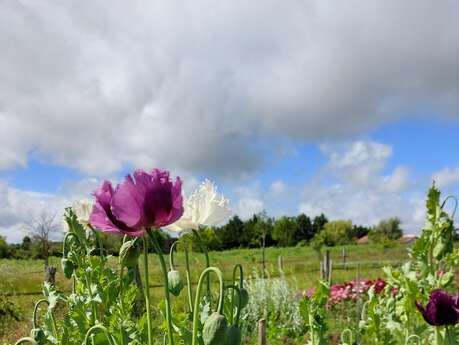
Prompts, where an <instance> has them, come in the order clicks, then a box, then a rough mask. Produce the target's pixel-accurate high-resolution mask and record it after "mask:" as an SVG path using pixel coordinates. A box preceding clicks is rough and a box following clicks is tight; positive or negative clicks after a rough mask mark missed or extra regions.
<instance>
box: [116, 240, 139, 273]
mask: <svg viewBox="0 0 459 345" xmlns="http://www.w3.org/2000/svg"><path fill="white" fill-rule="evenodd" d="M119 255H120V256H119V261H120V265H121V267H127V268H132V267H134V266H135V265H137V262H138V260H139V256H140V251H139V250H138V248H137V246H136V245H135V240H131V241H126V242H124V243H123V245H122V246H121V248H120V254H119Z"/></svg>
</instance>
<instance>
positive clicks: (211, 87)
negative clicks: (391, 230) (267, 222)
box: [0, 0, 459, 241]
mask: <svg viewBox="0 0 459 345" xmlns="http://www.w3.org/2000/svg"><path fill="white" fill-rule="evenodd" d="M101 8H104V11H101ZM202 8H208V9H209V12H205V13H204V12H203V11H201V9H202ZM458 10H459V5H458V4H457V2H454V1H446V2H444V3H442V4H438V3H435V4H434V3H433V2H429V1H425V2H421V3H420V2H413V3H410V2H403V3H401V2H399V1H395V0H393V1H392V0H389V1H382V0H381V1H374V2H368V3H362V2H359V1H356V2H353V1H351V2H346V3H336V2H329V1H323V0H321V1H319V0H307V1H293V2H291V3H289V4H281V3H279V2H277V1H274V0H273V1H270V0H269V1H267V2H266V3H265V4H264V5H263V7H260V5H259V4H258V3H257V2H253V3H247V2H244V1H239V0H236V1H232V2H230V3H225V4H216V3H215V2H213V1H210V0H199V1H198V3H194V5H186V6H185V5H184V4H183V3H182V2H180V1H168V2H151V1H140V2H138V3H137V4H136V5H132V6H128V5H127V4H126V3H125V2H122V1H119V2H118V1H114V2H113V6H112V7H110V8H109V9H106V8H105V7H104V6H102V7H101V4H99V3H98V2H97V1H95V2H92V3H91V4H87V5H85V6H81V7H79V8H74V7H72V6H70V5H69V4H66V3H62V4H60V5H59V6H56V5H55V3H53V2H51V1H43V2H40V3H37V2H33V3H27V4H22V3H18V2H9V3H7V4H5V6H3V10H2V12H0V45H1V46H2V58H1V59H0V95H1V96H0V235H3V236H6V237H7V239H8V240H9V241H20V240H21V238H22V237H23V236H24V235H25V234H26V233H27V229H26V227H25V225H24V224H25V223H27V222H28V221H30V219H31V218H33V217H36V216H37V215H39V214H41V213H43V212H48V213H50V212H51V213H55V214H60V213H61V212H62V210H63V208H64V207H65V206H67V205H69V204H70V203H71V202H72V201H73V200H75V199H79V198H82V197H88V196H90V193H91V192H92V191H93V190H94V189H95V188H97V186H98V185H99V184H100V182H101V180H102V179H111V180H114V181H119V180H120V179H121V178H122V177H123V176H124V175H125V174H127V173H129V172H130V171H132V169H134V168H144V169H150V168H152V167H161V168H166V169H169V170H171V171H172V173H173V174H175V175H180V176H181V177H182V178H183V179H184V181H185V186H184V191H185V193H189V192H191V191H192V190H193V189H194V188H195V187H196V186H197V184H198V183H199V181H201V180H203V179H204V178H210V179H212V180H214V181H215V182H216V183H217V184H218V186H219V188H220V191H222V192H223V193H224V194H225V195H226V196H227V197H228V198H230V199H231V202H232V207H233V210H234V213H237V214H239V215H240V216H241V217H243V218H247V217H250V216H251V215H252V214H253V213H256V212H260V211H261V210H263V209H265V210H267V211H268V213H270V214H272V215H275V216H280V215H282V214H291V215H293V214H298V213H299V212H305V213H307V214H309V215H315V214H318V213H321V212H324V213H325V214H327V215H328V216H329V217H330V218H331V219H352V220H353V221H354V222H355V223H359V224H365V225H372V224H375V223H377V222H378V221H380V220H381V219H384V218H387V217H391V216H399V217H400V218H401V219H402V221H403V225H404V228H405V230H406V231H407V232H418V231H419V228H420V227H421V225H422V222H423V202H424V201H423V199H424V193H425V190H426V189H427V187H428V186H429V184H430V182H431V181H432V179H434V178H435V179H436V180H437V182H438V184H439V186H440V187H441V188H442V189H443V190H444V191H445V193H446V192H447V193H449V192H452V193H459V156H458V154H457V152H458V149H459V139H458V135H457V133H459V61H458V59H457V55H458V51H457V47H459V22H458V21H457V20H455V19H456V18H455V17H454V14H455V13H457V11H458ZM210 13H211V15H209V14H210ZM260 13H263V19H260ZM401 18H403V20H401ZM420 18H429V19H428V20H420ZM254 22H256V23H257V25H252V23H254ZM25 23H26V24H25ZM133 23H135V25H133ZM280 23H282V25H279V24H280ZM401 32H403V35H401V34H400V33H401Z"/></svg>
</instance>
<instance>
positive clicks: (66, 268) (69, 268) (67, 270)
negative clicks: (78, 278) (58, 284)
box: [61, 258, 75, 279]
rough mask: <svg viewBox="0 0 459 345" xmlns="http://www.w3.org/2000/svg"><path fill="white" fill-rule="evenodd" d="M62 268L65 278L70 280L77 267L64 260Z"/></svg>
mask: <svg viewBox="0 0 459 345" xmlns="http://www.w3.org/2000/svg"><path fill="white" fill-rule="evenodd" d="M61 266H62V271H63V272H64V276H65V278H67V279H70V278H71V277H72V274H73V271H74V270H75V265H74V264H73V262H72V261H70V260H69V259H67V258H63V259H62V260H61Z"/></svg>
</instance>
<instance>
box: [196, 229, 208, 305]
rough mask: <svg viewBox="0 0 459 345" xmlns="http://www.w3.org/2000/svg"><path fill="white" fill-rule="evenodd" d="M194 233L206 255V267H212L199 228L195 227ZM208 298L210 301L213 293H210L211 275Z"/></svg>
mask: <svg viewBox="0 0 459 345" xmlns="http://www.w3.org/2000/svg"><path fill="white" fill-rule="evenodd" d="M193 234H194V235H195V236H196V239H197V240H198V244H199V246H200V247H201V250H202V251H203V253H204V256H205V257H206V268H209V267H210V259H209V251H208V250H207V246H206V245H205V244H204V242H203V240H202V238H201V235H199V232H198V231H197V230H194V229H193ZM207 298H208V299H209V301H210V298H211V295H210V277H209V276H207Z"/></svg>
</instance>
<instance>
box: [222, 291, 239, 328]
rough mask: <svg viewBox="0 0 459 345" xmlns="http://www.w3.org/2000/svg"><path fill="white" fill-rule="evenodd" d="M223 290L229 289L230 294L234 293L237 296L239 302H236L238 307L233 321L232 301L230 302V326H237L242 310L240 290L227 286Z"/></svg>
mask: <svg viewBox="0 0 459 345" xmlns="http://www.w3.org/2000/svg"><path fill="white" fill-rule="evenodd" d="M225 289H231V290H232V292H234V291H236V292H237V294H238V295H239V300H238V305H237V309H236V320H235V321H234V320H233V319H234V318H233V312H234V299H233V300H232V301H231V324H233V321H234V325H236V326H239V319H240V318H241V309H242V296H241V290H240V289H239V288H238V287H237V286H236V285H229V286H225Z"/></svg>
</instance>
